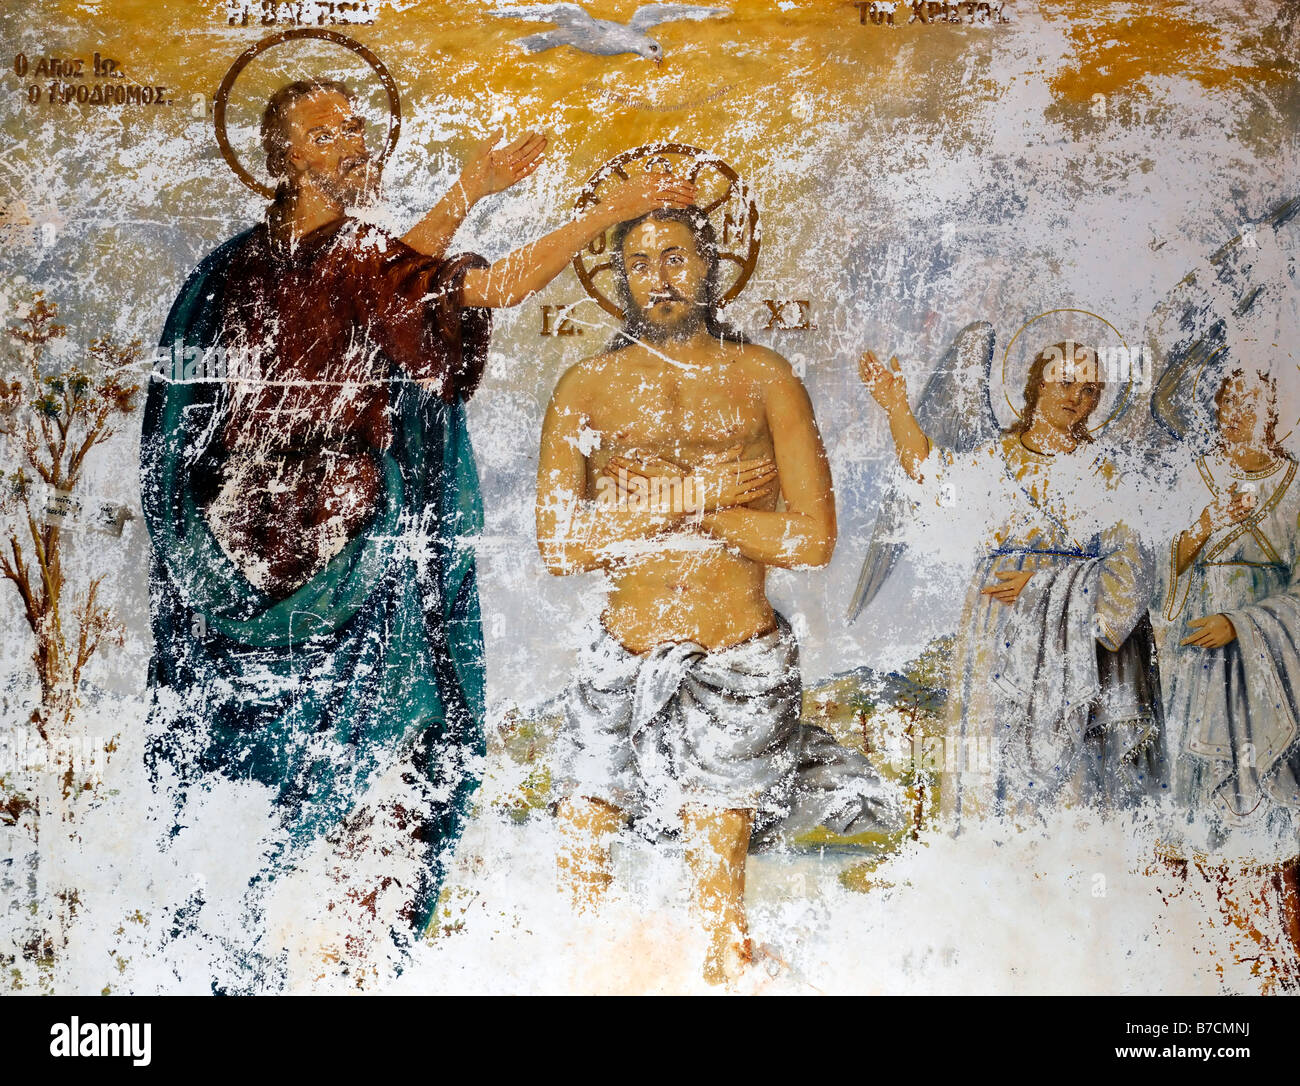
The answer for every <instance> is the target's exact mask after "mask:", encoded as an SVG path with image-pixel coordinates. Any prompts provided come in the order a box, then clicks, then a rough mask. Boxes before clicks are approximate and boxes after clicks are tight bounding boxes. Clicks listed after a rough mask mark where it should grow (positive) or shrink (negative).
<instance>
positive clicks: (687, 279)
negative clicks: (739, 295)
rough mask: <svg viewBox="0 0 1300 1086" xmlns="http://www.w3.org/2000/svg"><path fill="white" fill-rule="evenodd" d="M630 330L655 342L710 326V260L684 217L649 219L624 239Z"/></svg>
mask: <svg viewBox="0 0 1300 1086" xmlns="http://www.w3.org/2000/svg"><path fill="white" fill-rule="evenodd" d="M622 255H623V267H624V268H625V269H626V272H627V297H628V303H629V304H628V312H627V316H626V323H627V332H628V333H629V334H630V335H632V336H634V337H635V338H637V339H642V340H646V341H647V342H650V343H666V342H668V341H670V340H683V339H689V338H690V337H691V336H693V335H694V334H695V333H696V332H697V331H699V329H700V328H702V327H703V326H704V317H705V311H706V308H707V306H708V304H709V302H708V298H707V294H708V275H709V263H708V261H707V260H706V259H705V258H704V257H702V256H701V255H700V253H699V250H698V249H697V248H696V244H695V234H694V233H693V232H692V231H691V229H690V227H689V226H687V225H686V224H685V223H683V222H677V221H675V220H671V219H670V220H657V219H647V220H646V221H645V222H642V223H639V224H638V225H636V226H635V227H633V228H632V229H631V230H629V231H628V234H627V237H626V238H624V239H623V254H622Z"/></svg>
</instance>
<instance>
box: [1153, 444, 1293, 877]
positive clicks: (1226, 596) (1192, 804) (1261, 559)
mask: <svg viewBox="0 0 1300 1086" xmlns="http://www.w3.org/2000/svg"><path fill="white" fill-rule="evenodd" d="M1195 467H1196V470H1195V471H1194V472H1189V473H1188V478H1187V479H1186V485H1185V487H1184V488H1183V489H1184V490H1185V491H1186V493H1185V494H1183V495H1182V500H1181V503H1180V504H1181V505H1182V506H1183V509H1182V510H1181V512H1182V515H1183V519H1184V520H1185V521H1186V522H1187V523H1189V524H1190V523H1192V521H1193V520H1194V519H1195V517H1196V515H1197V514H1198V513H1199V512H1200V509H1201V507H1203V506H1204V505H1205V504H1206V503H1207V502H1209V501H1210V500H1211V499H1213V498H1214V497H1217V496H1218V495H1220V494H1222V493H1224V492H1225V491H1227V489H1228V488H1229V487H1230V486H1232V485H1234V484H1235V485H1238V486H1250V487H1252V488H1253V489H1254V490H1255V493H1256V505H1255V510H1254V512H1253V513H1252V514H1251V515H1250V516H1249V517H1247V518H1246V519H1245V520H1244V521H1242V522H1240V523H1238V524H1230V525H1226V526H1224V527H1223V528H1219V529H1217V530H1216V531H1215V532H1214V533H1213V534H1212V535H1211V536H1210V538H1209V540H1208V541H1207V542H1206V544H1205V546H1204V547H1202V548H1201V550H1200V551H1199V552H1198V553H1197V555H1196V557H1195V559H1193V561H1192V563H1191V565H1190V566H1188V568H1187V569H1185V570H1184V571H1183V572H1182V573H1181V574H1179V573H1178V569H1177V540H1176V539H1175V540H1174V541H1173V542H1172V543H1171V544H1170V550H1169V574H1168V585H1167V588H1168V591H1167V595H1166V613H1165V617H1166V619H1167V620H1168V621H1169V622H1170V623H1171V625H1170V627H1169V632H1168V636H1167V638H1166V643H1167V644H1168V645H1169V648H1170V653H1169V654H1170V656H1171V657H1172V660H1171V666H1170V669H1169V670H1170V672H1171V680H1172V681H1171V683H1170V689H1169V702H1168V711H1169V717H1170V721H1171V723H1172V724H1174V725H1176V726H1177V728H1178V730H1179V734H1180V736H1181V742H1180V743H1179V757H1178V760H1177V763H1176V770H1177V771H1176V774H1175V798H1176V799H1177V800H1178V801H1179V804H1180V806H1181V808H1182V809H1183V811H1184V812H1185V816H1186V819H1187V821H1188V822H1189V823H1190V825H1189V826H1188V827H1187V828H1186V830H1185V831H1184V832H1183V833H1182V834H1181V836H1184V837H1185V838H1186V839H1187V841H1188V843H1190V844H1191V845H1192V846H1193V847H1194V848H1197V849H1202V850H1206V851H1211V852H1219V851H1222V850H1223V849H1224V848H1225V846H1226V847H1227V848H1229V849H1230V850H1231V851H1234V852H1239V853H1241V854H1242V855H1243V856H1245V857H1248V858H1251V859H1254V860H1256V861H1259V862H1265V863H1271V862H1281V861H1285V860H1288V859H1290V858H1292V857H1294V856H1295V855H1296V854H1297V853H1300V817H1298V816H1300V723H1298V722H1300V529H1298V528H1297V523H1298V521H1300V483H1298V482H1297V479H1296V476H1297V465H1296V462H1295V461H1294V460H1291V459H1289V458H1287V459H1282V460H1280V461H1279V462H1277V463H1276V464H1274V465H1273V466H1272V467H1271V468H1269V469H1267V470H1265V471H1261V472H1253V473H1251V472H1243V471H1241V470H1239V469H1237V468H1235V467H1234V466H1233V465H1232V464H1230V463H1228V462H1226V461H1225V460H1223V459H1222V458H1221V457H1218V456H1203V457H1199V458H1198V459H1197V461H1196V465H1195ZM1213 614H1223V615H1226V616H1227V617H1228V619H1229V621H1231V623H1232V625H1233V628H1234V629H1235V630H1236V633H1237V636H1236V638H1235V639H1234V640H1232V641H1229V642H1228V644H1226V645H1223V646H1220V647H1219V648H1215V649H1203V648H1198V647H1196V646H1183V645H1181V642H1182V641H1183V639H1185V638H1186V637H1188V636H1189V634H1190V633H1191V632H1192V630H1191V627H1190V623H1191V621H1192V620H1193V619H1198V618H1202V617H1204V616H1206V615H1213Z"/></svg>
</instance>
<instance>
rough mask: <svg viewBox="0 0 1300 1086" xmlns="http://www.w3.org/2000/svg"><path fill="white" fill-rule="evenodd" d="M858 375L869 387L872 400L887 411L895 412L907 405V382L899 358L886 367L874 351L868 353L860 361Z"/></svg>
mask: <svg viewBox="0 0 1300 1086" xmlns="http://www.w3.org/2000/svg"><path fill="white" fill-rule="evenodd" d="M858 375H859V376H860V377H861V378H862V383H863V384H864V385H866V386H867V391H869V392H870V393H871V398H872V399H873V400H875V401H876V403H878V404H880V406H881V407H883V408H884V409H885V410H886V411H889V412H893V411H895V410H897V409H898V408H899V407H903V406H906V404H907V381H906V380H905V379H904V378H903V374H902V371H901V369H900V367H899V365H898V356H897V355H895V356H894V357H893V358H892V359H890V362H889V365H888V366H886V365H885V364H884V363H883V362H881V361H880V359H879V358H877V357H876V355H875V352H874V351H866V352H864V353H863V355H862V357H861V358H859V359H858Z"/></svg>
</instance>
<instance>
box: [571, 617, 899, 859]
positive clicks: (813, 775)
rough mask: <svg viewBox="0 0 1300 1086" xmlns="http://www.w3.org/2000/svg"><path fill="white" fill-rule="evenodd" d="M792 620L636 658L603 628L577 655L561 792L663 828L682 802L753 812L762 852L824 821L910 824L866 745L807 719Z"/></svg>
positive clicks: (875, 826)
mask: <svg viewBox="0 0 1300 1086" xmlns="http://www.w3.org/2000/svg"><path fill="white" fill-rule="evenodd" d="M801 702H802V683H801V681H800V676H799V654H798V645H797V643H796V641H795V639H794V635H793V633H792V631H791V629H790V626H789V623H788V622H787V621H786V620H785V618H784V617H783V616H781V615H779V614H778V615H777V628H776V629H775V630H772V631H771V632H769V633H766V634H761V635H759V636H757V637H754V638H751V639H750V640H748V641H744V642H741V643H740V644H738V645H734V646H731V647H729V648H724V649H717V650H714V651H712V652H710V651H709V650H707V649H705V648H704V647H703V646H701V645H698V644H696V643H694V642H691V641H683V642H666V643H664V644H661V645H657V646H655V647H654V648H653V649H651V650H650V651H648V652H645V653H632V652H629V651H628V650H627V649H625V648H623V646H622V645H620V644H619V643H618V641H617V640H616V639H615V638H614V637H613V636H612V635H611V634H610V633H609V632H608V631H606V630H605V629H603V628H601V627H597V628H596V630H595V631H594V632H593V636H592V638H591V640H590V641H589V642H588V644H587V645H586V646H585V647H584V649H583V650H582V652H581V653H580V655H579V663H578V670H577V674H576V676H575V678H574V681H573V683H572V684H571V686H570V688H569V690H568V692H567V694H566V698H565V709H564V713H565V723H564V727H563V728H562V730H561V733H560V736H559V740H558V743H557V758H556V763H557V773H556V782H555V791H556V793H557V794H559V795H563V796H569V795H581V796H584V797H587V798H590V799H599V800H603V801H605V802H607V803H609V804H611V805H613V806H615V807H617V808H619V809H620V810H622V811H624V812H626V813H627V814H629V815H630V816H632V817H633V818H634V819H637V820H639V821H641V822H643V825H644V827H645V828H648V829H650V830H652V831H658V832H663V831H664V830H668V829H672V828H675V827H676V823H677V814H678V812H679V811H680V809H681V807H682V806H683V805H684V804H687V803H691V804H698V805H701V806H705V807H712V808H715V809H720V810H745V809H752V810H755V811H756V812H757V813H756V817H755V834H754V843H755V845H756V846H758V845H763V844H775V843H777V842H778V841H781V840H786V841H788V840H789V839H791V838H793V837H796V836H798V835H799V834H800V833H805V832H807V831H809V830H812V829H814V828H816V827H818V826H824V827H826V828H828V829H831V830H834V831H835V832H838V833H842V834H859V833H864V832H868V831H884V832H889V831H892V830H895V829H898V828H900V827H901V825H902V811H901V807H900V804H899V803H898V800H897V797H896V796H895V795H894V793H893V791H892V790H891V789H890V788H888V787H887V786H886V785H885V783H884V782H883V781H882V780H881V778H880V777H879V776H878V775H877V773H876V771H875V770H874V769H873V768H872V766H871V764H870V763H869V762H868V761H867V759H866V758H865V757H863V756H862V755H861V754H859V753H858V752H857V751H854V750H850V749H849V748H847V747H843V746H841V745H840V744H838V743H836V742H835V740H834V738H833V737H832V736H831V735H830V734H829V733H827V732H826V731H824V730H822V729H821V728H817V727H814V726H813V725H810V724H806V723H803V722H801V721H800V719H799V713H800V706H801Z"/></svg>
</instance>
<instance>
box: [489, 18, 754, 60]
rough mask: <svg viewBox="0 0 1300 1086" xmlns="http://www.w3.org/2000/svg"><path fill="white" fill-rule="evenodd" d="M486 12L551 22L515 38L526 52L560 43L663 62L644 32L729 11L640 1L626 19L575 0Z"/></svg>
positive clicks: (658, 48) (605, 54) (599, 53)
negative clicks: (595, 12)
mask: <svg viewBox="0 0 1300 1086" xmlns="http://www.w3.org/2000/svg"><path fill="white" fill-rule="evenodd" d="M488 14H489V15H493V16H496V17H497V18H498V19H522V20H525V21H527V22H534V23H554V24H555V29H554V30H547V31H544V32H542V33H541V34H530V35H529V36H528V37H526V38H520V39H519V40H518V41H516V42H515V44H516V45H517V46H519V48H521V49H523V50H524V51H525V52H527V53H541V52H544V51H546V50H547V49H555V48H557V47H558V46H561V45H571V46H572V47H573V48H575V49H580V50H582V52H584V53H591V54H593V55H595V56H602V57H610V56H617V55H619V54H620V53H635V54H636V55H637V56H640V57H645V59H646V60H653V61H654V62H655V63H656V64H661V63H663V59H664V49H663V46H662V45H660V44H659V43H658V42H657V41H655V40H654V38H652V37H650V35H649V34H647V33H646V31H647V30H649V29H650V28H651V27H655V26H659V25H660V24H662V23H672V22H680V21H683V20H699V19H717V18H721V17H722V16H724V15H730V14H731V10H730V9H729V8H710V7H702V6H700V5H697V4H643V5H642V6H641V7H639V8H638V9H637V11H636V14H635V15H633V16H632V18H631V19H630V20H629V21H628V22H626V23H618V22H614V21H613V20H610V19H597V18H594V17H593V16H592V15H591V14H589V13H588V12H587V11H586V10H585V9H584V8H583V7H581V6H580V5H578V4H529V5H526V6H518V7H504V8H493V9H492V10H491V11H489V12H488Z"/></svg>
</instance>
